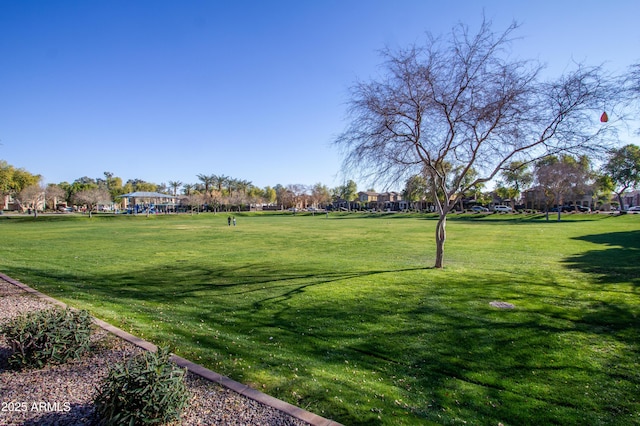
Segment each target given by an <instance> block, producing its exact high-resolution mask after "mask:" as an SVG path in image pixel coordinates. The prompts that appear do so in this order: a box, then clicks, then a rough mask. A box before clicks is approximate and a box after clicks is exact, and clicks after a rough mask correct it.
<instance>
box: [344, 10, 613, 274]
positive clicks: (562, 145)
mask: <svg viewBox="0 0 640 426" xmlns="http://www.w3.org/2000/svg"><path fill="white" fill-rule="evenodd" d="M516 28H517V25H516V24H512V25H511V26H509V27H508V28H507V30H506V31H504V32H502V33H494V32H493V31H492V30H491V24H490V23H489V22H486V21H485V22H483V23H482V25H481V26H480V29H479V30H478V32H477V33H475V34H472V33H470V31H469V30H468V28H467V27H465V26H463V25H460V26H457V27H456V28H454V29H453V31H452V33H451V36H450V37H449V38H448V39H440V38H434V37H428V39H427V42H426V45H425V46H422V47H419V46H410V47H409V48H408V49H399V50H397V51H392V50H389V49H387V50H385V51H384V52H383V56H384V59H385V62H384V66H385V68H384V71H385V72H386V73H385V74H384V75H383V76H382V77H381V78H379V79H377V80H372V81H370V82H360V83H357V84H356V85H355V86H354V87H353V91H352V94H351V99H350V101H349V105H350V108H349V113H350V116H351V121H350V124H349V126H348V127H347V129H346V130H345V131H344V132H343V133H342V134H341V135H339V136H338V137H337V139H336V144H338V145H339V146H341V147H342V148H343V150H344V151H345V153H346V156H345V161H344V169H345V170H347V171H352V172H354V173H358V174H362V175H364V176H365V178H369V179H376V180H381V181H387V182H399V181H403V180H404V179H406V177H408V176H412V175H415V174H416V173H423V172H424V173H426V177H427V178H428V183H429V185H430V186H431V192H432V193H433V194H435V195H436V197H435V200H434V202H435V206H436V211H437V213H438V221H437V223H436V232H435V241H436V256H435V267H436V268H441V267H443V259H444V245H445V240H446V219H447V215H448V213H449V212H450V211H451V210H452V209H453V208H454V207H455V205H456V203H458V201H459V198H460V197H462V196H463V194H465V193H466V192H467V191H468V190H469V189H472V188H474V187H477V186H478V184H482V183H485V182H489V181H491V180H493V179H494V178H496V177H497V175H498V174H499V173H500V171H501V170H503V169H504V168H505V167H506V166H507V165H509V164H510V163H511V162H513V161H528V162H532V161H535V160H536V159H539V158H543V157H544V156H546V155H549V154H557V153H562V152H579V151H582V150H588V149H596V147H598V146H601V144H603V140H605V139H604V136H605V135H606V133H607V131H608V130H609V129H610V128H611V126H612V123H611V122H609V123H600V122H599V121H598V120H597V117H598V116H599V113H598V111H601V109H602V105H603V104H605V102H606V103H607V105H610V106H611V107H612V108H613V107H614V106H615V105H616V101H617V97H616V95H617V94H618V92H619V88H618V87H617V85H614V82H613V81H612V80H611V79H610V78H608V77H607V76H604V75H603V72H602V70H601V69H600V68H599V67H585V66H577V67H576V69H575V70H573V71H570V72H568V73H567V74H565V75H563V76H561V77H560V78H559V79H557V80H555V81H543V80H542V78H541V72H540V71H541V69H542V67H541V66H540V65H538V64H537V63H535V62H533V61H524V60H519V59H513V56H510V55H509V50H508V47H509V45H510V43H511V38H512V34H513V32H514V30H516ZM594 117H595V120H594ZM448 165H450V167H449V166H448ZM473 170H475V171H476V172H477V173H478V175H477V177H475V179H468V177H469V174H470V173H471V172H472V171H473Z"/></svg>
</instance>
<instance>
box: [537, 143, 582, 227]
mask: <svg viewBox="0 0 640 426" xmlns="http://www.w3.org/2000/svg"><path fill="white" fill-rule="evenodd" d="M589 174H590V167H589V163H588V161H587V160H586V157H583V158H582V159H579V160H576V159H575V158H573V157H571V156H569V155H564V156H562V157H561V158H558V157H556V156H548V157H545V158H543V159H541V160H540V161H539V162H538V163H537V164H536V167H535V176H536V180H537V182H538V185H539V186H540V188H541V189H542V190H543V191H544V195H545V201H546V204H547V206H546V207H547V208H546V210H547V219H548V217H549V216H548V214H549V206H550V205H554V204H555V206H556V207H557V210H558V221H559V220H560V218H561V214H562V206H563V205H564V203H565V202H567V201H569V198H571V197H575V196H576V195H578V194H580V193H583V192H585V191H586V190H587V187H588V180H589V179H588V178H589Z"/></svg>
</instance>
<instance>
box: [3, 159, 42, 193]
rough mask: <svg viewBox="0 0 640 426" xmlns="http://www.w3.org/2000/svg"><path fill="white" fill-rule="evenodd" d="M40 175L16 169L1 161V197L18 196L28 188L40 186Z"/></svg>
mask: <svg viewBox="0 0 640 426" xmlns="http://www.w3.org/2000/svg"><path fill="white" fill-rule="evenodd" d="M41 178H42V177H41V176H40V175H34V174H32V173H30V172H28V171H27V170H25V169H20V168H18V169H17V168H15V167H13V166H12V165H10V164H9V163H7V162H6V161H4V160H0V196H1V197H2V199H3V201H4V197H5V196H17V195H18V194H19V193H20V192H22V190H24V189H25V188H27V187H28V186H32V185H38V184H39V182H40V180H41Z"/></svg>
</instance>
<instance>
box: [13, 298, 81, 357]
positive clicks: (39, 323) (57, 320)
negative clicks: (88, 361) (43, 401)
mask: <svg viewBox="0 0 640 426" xmlns="http://www.w3.org/2000/svg"><path fill="white" fill-rule="evenodd" d="M2 333H3V334H5V336H6V338H7V341H8V343H9V345H10V346H11V350H12V353H11V356H10V357H9V364H10V365H11V366H13V367H16V368H23V367H35V368H42V367H43V366H44V365H45V364H47V363H52V364H62V363H64V362H66V361H67V360H68V359H71V358H79V357H80V356H81V355H82V354H83V353H84V352H86V351H87V350H89V338H90V336H91V316H90V315H89V313H88V312H87V311H72V310H70V309H64V310H63V309H47V310H41V311H35V312H29V313H27V314H24V315H21V316H19V317H17V318H14V319H13V320H11V321H10V322H9V323H7V324H6V325H4V326H3V327H2Z"/></svg>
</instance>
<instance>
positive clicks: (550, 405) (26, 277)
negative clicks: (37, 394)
mask: <svg viewBox="0 0 640 426" xmlns="http://www.w3.org/2000/svg"><path fill="white" fill-rule="evenodd" d="M236 217H237V219H238V226H237V227H229V226H227V222H226V218H227V216H226V215H221V214H218V215H213V214H201V215H195V216H190V215H181V216H152V217H149V218H146V217H144V216H139V217H126V216H125V217H106V216H103V217H101V216H96V217H94V218H93V219H91V220H89V219H88V217H82V216H73V215H69V216H62V217H61V216H56V217H39V218H38V219H37V220H34V219H33V218H18V217H11V218H8V217H7V216H5V217H0V240H1V241H2V255H1V256H0V271H2V272H4V273H6V274H7V275H9V276H12V277H14V278H16V279H19V280H20V281H22V282H24V283H25V284H28V285H31V286H33V287H35V288H37V289H39V290H40V291H42V292H44V293H47V294H49V295H51V296H53V297H56V298H58V299H60V300H63V301H65V302H67V303H69V304H71V305H72V306H75V307H78V308H87V309H89V310H90V311H91V312H92V313H93V314H94V315H95V316H97V317H99V318H102V319H104V320H106V321H108V322H111V323H113V324H114V325H117V326H119V327H121V328H123V329H125V330H127V331H130V332H132V333H134V334H136V335H139V336H142V337H144V338H146V339H148V340H151V341H152V342H154V343H156V344H159V345H169V346H170V347H171V348H172V350H173V351H174V352H175V353H177V354H179V355H181V356H183V357H186V358H188V359H191V360H193V361H195V362H198V363H200V364H202V365H205V366H207V367H209V368H211V369H212V370H215V371H217V372H219V373H221V374H225V375H227V376H230V377H231V378H233V379H235V380H237V381H240V382H243V383H247V384H250V385H251V386H253V387H255V388H257V389H259V390H261V391H263V392H266V393H268V394H271V395H274V396H276V397H278V398H281V399H284V400H286V401H289V402H291V403H293V404H296V405H298V406H301V407H303V408H306V409H308V410H310V411H313V412H316V413H318V414H320V415H323V416H325V417H329V418H332V419H334V420H337V421H339V422H342V423H344V424H348V425H355V424H363V425H364V424H366V425H375V424H385V425H398V424H468V425H469V424H483V425H484V424H487V425H497V424H498V423H499V422H501V423H503V424H504V425H527V424H535V425H546V424H562V425H572V424H575V425H586V424H589V425H598V424H625V425H626V424H640V397H639V395H640V215H633V216H621V217H609V216H605V215H574V216H571V215H567V216H565V217H563V220H562V221H561V222H556V221H555V220H551V221H549V222H547V221H545V220H544V218H542V217H539V216H519V215H489V216H486V217H482V216H477V215H476V216H473V215H461V216H458V217H455V216H452V217H451V219H450V220H449V222H448V225H447V230H448V241H447V245H446V253H445V265H446V268H445V269H444V270H435V269H431V268H430V266H431V265H432V264H433V262H434V252H435V245H434V237H433V233H434V230H435V220H433V218H432V217H428V216H417V215H416V216H411V215H400V214H396V215H378V216H374V215H372V216H365V215H361V214H344V215H334V216H331V217H329V218H326V217H325V216H324V215H317V216H315V217H313V216H303V215H298V216H291V215H266V214H265V215H245V216H243V215H237V216H236ZM552 219H555V218H552ZM491 301H505V302H509V303H512V304H514V305H515V309H496V308H494V307H492V306H490V305H489V302H491Z"/></svg>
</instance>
